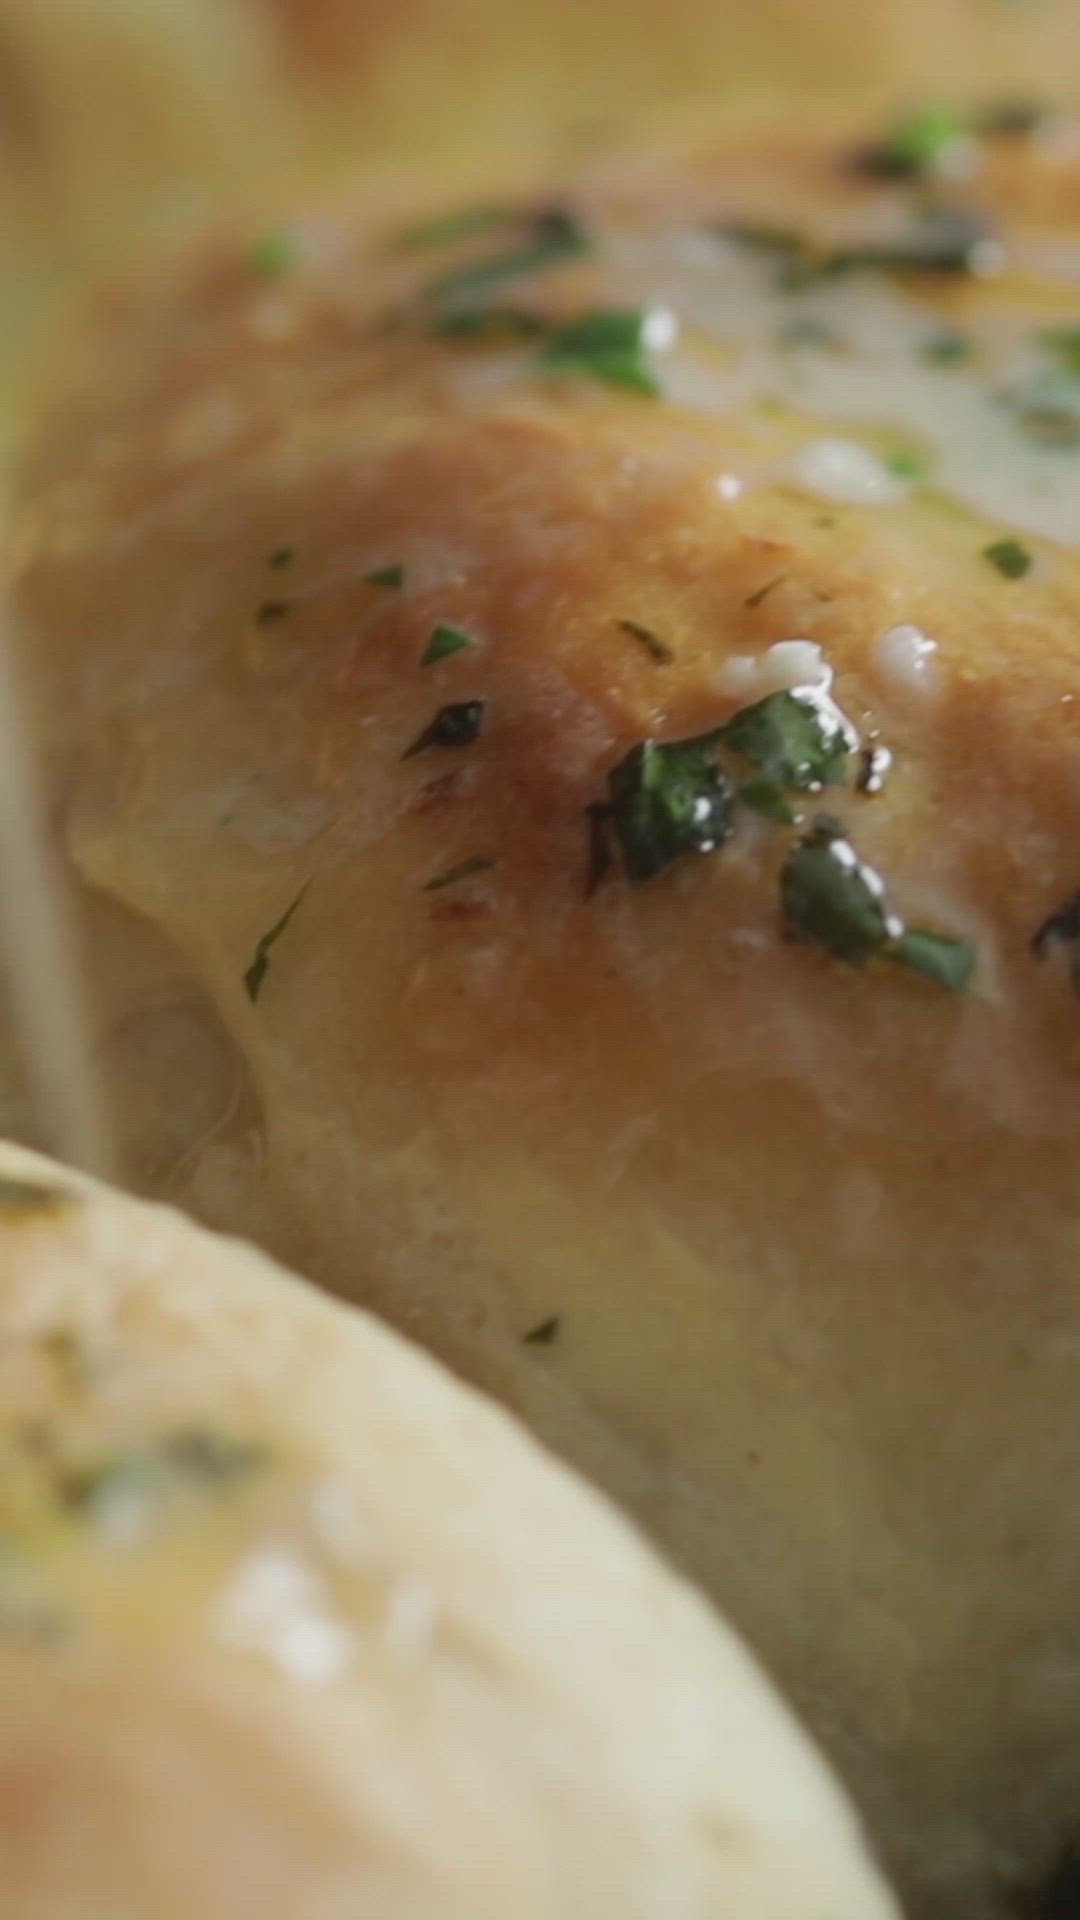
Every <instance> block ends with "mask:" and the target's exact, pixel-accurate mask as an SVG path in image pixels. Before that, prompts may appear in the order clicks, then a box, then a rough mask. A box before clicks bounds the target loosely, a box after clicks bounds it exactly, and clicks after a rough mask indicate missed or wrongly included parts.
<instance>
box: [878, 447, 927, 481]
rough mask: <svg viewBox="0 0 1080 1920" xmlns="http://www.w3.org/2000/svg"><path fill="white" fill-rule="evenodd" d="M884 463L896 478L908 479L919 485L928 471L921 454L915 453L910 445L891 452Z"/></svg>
mask: <svg viewBox="0 0 1080 1920" xmlns="http://www.w3.org/2000/svg"><path fill="white" fill-rule="evenodd" d="M885 465H886V466H887V468H888V470H889V472H890V473H895V475H896V477H897V479H898V480H910V481H911V482H912V484H913V485H914V486H921V485H922V483H923V482H924V481H925V480H926V478H927V475H928V473H929V467H928V465H927V462H926V460H925V459H924V458H923V456H922V454H920V453H915V452H914V451H913V450H912V449H911V448H910V447H902V448H900V449H899V451H898V452H896V453H891V454H890V455H889V457H888V459H887V460H886V462H885Z"/></svg>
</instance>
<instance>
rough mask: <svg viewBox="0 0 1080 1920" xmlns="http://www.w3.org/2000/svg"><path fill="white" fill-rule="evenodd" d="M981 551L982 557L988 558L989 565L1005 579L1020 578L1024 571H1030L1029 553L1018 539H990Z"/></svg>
mask: <svg viewBox="0 0 1080 1920" xmlns="http://www.w3.org/2000/svg"><path fill="white" fill-rule="evenodd" d="M982 552H983V559H984V560H989V562H990V565H991V566H992V567H996V568H997V570H998V572H999V573H1000V574H1004V576H1005V579H1006V580H1022V579H1023V577H1024V575H1025V573H1027V572H1029V571H1030V568H1031V564H1032V561H1031V555H1030V553H1029V552H1028V550H1027V548H1026V547H1022V546H1021V545H1020V542H1019V540H992V541H991V542H990V545H989V546H988V547H984V548H983V550H982Z"/></svg>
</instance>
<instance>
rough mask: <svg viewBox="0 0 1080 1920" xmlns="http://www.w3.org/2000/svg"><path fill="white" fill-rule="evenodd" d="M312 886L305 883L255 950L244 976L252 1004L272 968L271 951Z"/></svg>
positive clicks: (308, 881) (309, 883)
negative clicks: (270, 967)
mask: <svg viewBox="0 0 1080 1920" xmlns="http://www.w3.org/2000/svg"><path fill="white" fill-rule="evenodd" d="M310 885H311V882H310V880H307V881H305V883H304V885H303V886H302V887H301V889H300V891H299V893H298V894H297V896H296V899H295V900H294V901H293V902H292V904H291V906H288V907H286V909H285V911H284V913H283V914H282V916H281V919H280V920H275V922H274V925H273V926H272V927H271V928H270V931H269V933H264V934H263V937H262V939H261V940H260V941H259V943H258V945H257V946H256V948H255V958H254V960H253V961H252V963H251V965H250V967H249V968H248V970H247V972H246V973H245V975H244V986H245V987H246V989H247V997H248V999H249V1000H250V1001H251V1002H252V1004H254V1002H255V1001H256V1000H257V999H258V997H259V993H260V991H261V989H262V984H263V981H264V980H265V979H266V975H267V972H268V970H269V966H270V953H271V950H272V948H273V947H274V946H275V945H276V943H277V942H278V941H279V940H280V939H281V936H282V934H283V933H284V931H285V929H286V927H287V926H288V924H289V922H290V920H291V919H292V917H293V914H294V913H295V912H296V910H297V908H298V906H299V905H300V902H301V900H302V899H303V898H304V895H305V893H306V892H307V890H308V887H309V886H310Z"/></svg>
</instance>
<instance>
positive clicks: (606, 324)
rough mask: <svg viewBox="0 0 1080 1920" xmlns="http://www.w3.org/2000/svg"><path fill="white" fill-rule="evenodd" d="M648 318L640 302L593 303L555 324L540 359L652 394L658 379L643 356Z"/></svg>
mask: <svg viewBox="0 0 1080 1920" xmlns="http://www.w3.org/2000/svg"><path fill="white" fill-rule="evenodd" d="M649 319H650V315H649V312H648V310H647V309H646V308H644V307H601V308H597V310H596V311H595V312H593V313H586V314H583V315H582V316H581V318H580V319H578V320H571V321H570V322H569V324H568V325H566V326H564V327H557V328H556V329H555V331H554V332H553V333H552V334H551V335H550V337H549V338H548V340H547V342H546V344H545V345H544V346H543V347H542V348H541V349H540V352H539V354H538V356H537V360H538V364H539V365H540V366H542V367H546V368H548V369H549V370H551V371H553V372H554V371H558V372H566V373H581V374H587V375H590V376H591V377H592V378H593V379H594V380H604V381H607V383H608V384H609V385H610V386H617V387H631V388H632V389H633V390H634V391H635V392H637V393H646V394H651V395H656V394H658V393H659V391H660V386H659V382H658V381H657V379H656V376H655V374H654V373H653V372H652V370H651V369H650V367H649V363H648V360H647V358H646V349H647V347H648V336H649Z"/></svg>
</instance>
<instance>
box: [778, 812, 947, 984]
mask: <svg viewBox="0 0 1080 1920" xmlns="http://www.w3.org/2000/svg"><path fill="white" fill-rule="evenodd" d="M780 907H781V912H782V914H783V918H784V921H785V924H786V925H787V926H788V927H789V928H790V930H791V931H792V932H793V933H795V934H798V935H802V936H804V937H806V938H808V939H811V940H816V941H818V942H819V943H820V945H821V946H823V947H824V948H825V949H826V951H827V952H829V953H831V954H833V955H835V957H836V958H837V959H838V960H844V961H846V962H847V963H848V965H849V966H856V967H859V966H864V965H865V964H866V962H867V961H868V960H871V959H874V958H876V957H880V958H881V959H884V960H893V961H895V962H897V963H898V964H899V965H900V966H905V967H909V968H911V969H912V970H913V971H914V972H916V973H921V974H923V975H924V976H925V977H926V978H927V979H930V980H933V981H936V982H937V984H938V985H940V986H944V987H948V988H949V989H950V990H951V991H952V992H959V991H960V990H961V989H962V988H963V987H964V986H966V985H967V982H968V980H969V979H970V977H971V973H972V969H973V968H974V965H975V953H974V949H973V948H972V946H971V945H970V943H969V942H968V941H966V940H955V939H952V938H950V937H949V936H948V935H946V934H939V933H933V932H931V931H929V930H928V929H925V928H922V927H913V928H910V929H909V928H907V927H905V926H904V923H903V921H902V920H901V919H899V917H898V916H897V915H896V914H895V913H892V912H890V911H889V910H888V908H887V907H886V904H885V886H884V883H883V881H882V879H881V877H880V875H879V874H877V873H875V871H874V869H873V867H870V866H867V865H866V864H865V862H864V861H862V860H860V859H859V857H858V855H857V854H856V852H855V849H854V848H853V846H852V845H851V842H850V841H849V840H848V839H847V837H846V835H845V833H844V829H843V827H842V826H841V825H840V823H839V822H838V821H836V820H834V819H832V818H831V817H830V816H829V815H828V814H821V815H819V817H818V819H817V820H815V822H814V824H813V826H812V827H811V828H810V830H809V832H808V833H806V834H804V835H802V837H801V838H800V839H798V840H797V841H796V842H795V844H794V845H793V846H792V847H791V848H790V849H789V851H788V855H787V859H786V860H785V862H784V866H783V869H782V871H781V875H780Z"/></svg>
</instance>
